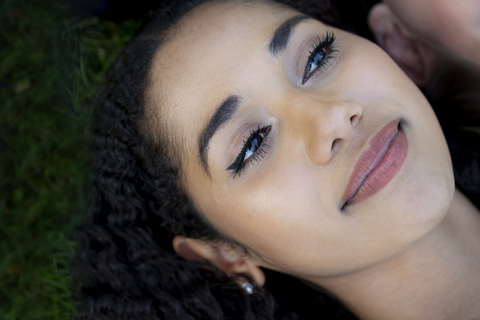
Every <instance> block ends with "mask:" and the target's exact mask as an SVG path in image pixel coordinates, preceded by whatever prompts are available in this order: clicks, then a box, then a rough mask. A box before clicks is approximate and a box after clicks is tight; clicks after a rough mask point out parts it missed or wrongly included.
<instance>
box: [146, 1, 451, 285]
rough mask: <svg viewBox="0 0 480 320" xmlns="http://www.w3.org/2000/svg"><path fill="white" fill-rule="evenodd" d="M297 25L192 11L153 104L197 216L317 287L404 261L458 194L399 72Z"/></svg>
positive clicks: (172, 46) (169, 47)
mask: <svg viewBox="0 0 480 320" xmlns="http://www.w3.org/2000/svg"><path fill="white" fill-rule="evenodd" d="M299 15H300V14H299V13H298V12H296V11H293V10H289V9H285V8H284V7H278V6H272V5H268V4H262V3H256V4H243V3H209V4H205V5H202V6H200V7H199V8H197V9H195V10H194V11H193V12H191V13H190V14H188V15H187V16H186V17H185V18H184V19H183V20H182V21H181V22H180V24H179V25H178V27H177V28H176V29H175V30H174V32H172V37H171V39H170V40H169V42H168V43H167V44H166V45H165V46H164V47H163V48H162V49H161V50H160V51H159V52H158V53H157V55H156V57H155V60H154V64H153V65H154V67H153V72H152V81H153V88H154V89H153V91H152V92H151V96H152V98H153V100H154V101H161V103H158V105H159V106H160V105H161V107H159V108H158V109H155V112H157V113H158V115H159V116H161V117H162V119H163V120H162V121H164V122H166V123H167V125H168V132H169V134H170V138H172V139H173V140H174V142H175V144H176V145H177V146H178V147H179V148H180V149H181V150H182V154H181V155H180V156H181V157H182V159H183V162H182V182H183V185H184V186H185V189H186V191H187V193H188V194H189V196H190V197H191V199H192V200H193V202H194V204H195V205H196V206H197V208H198V209H199V210H200V211H201V212H202V213H203V215H204V216H205V217H206V218H207V219H208V220H209V221H210V222H211V223H212V224H213V225H214V226H215V227H216V228H217V229H218V230H220V231H221V232H222V233H224V234H226V235H228V236H229V237H230V238H232V239H234V240H236V241H238V242H239V243H242V244H244V245H245V246H246V247H247V248H249V249H250V250H251V253H252V255H251V257H250V259H252V260H253V261H254V262H256V263H258V265H260V266H264V267H268V268H271V269H275V270H278V271H282V272H285V273H289V274H292V275H295V276H299V277H302V278H305V279H312V278H315V277H320V276H332V275H340V274H344V273H347V272H352V271H355V270H359V269H361V268H365V267H368V266H370V265H373V264H376V263H378V262H381V261H384V260H386V259H388V258H389V257H392V256H393V255H396V254H398V253H399V252H401V251H402V250H405V248H407V247H408V246H410V245H412V243H414V242H415V241H417V240H418V239H420V238H422V237H423V236H425V235H426V234H427V233H428V232H429V231H431V230H432V229H433V228H434V227H435V226H437V225H438V223H439V221H440V220H441V219H442V218H443V216H444V214H445V213H446V211H447V210H448V207H449V205H450V202H451V199H452V196H453V189H454V185H453V176H452V168H451V163H450V157H449V153H448V149H447V147H446V143H445V140H444V138H443V135H442V131H441V129H440V127H439V124H438V122H437V120H436V118H435V115H434V114H433V112H432V110H431V108H430V106H429V104H428V102H427V101H426V100H425V99H424V97H423V95H422V94H421V93H420V91H419V90H418V89H417V88H416V87H415V85H414V84H413V83H412V82H411V81H410V80H409V79H408V78H407V77H406V76H405V75H404V74H403V73H402V71H401V70H400V69H399V68H398V67H397V66H396V65H395V63H394V62H393V61H392V60H390V58H389V57H388V56H387V55H386V54H385V53H384V52H383V51H382V50H381V49H380V48H379V47H377V46H376V45H374V44H372V43H371V42H368V41H367V40H364V39H362V38H359V37H357V36H354V35H352V34H350V33H347V32H344V31H342V30H339V29H336V28H332V27H330V26H327V25H324V24H322V23H320V22H318V21H315V20H312V19H304V17H301V16H300V17H299ZM292 18H293V19H292ZM285 22H287V23H285ZM274 34H275V35H276V36H274ZM332 34H334V35H335V41H334V43H333V44H332V41H333V37H332ZM312 53H313V54H312ZM309 57H311V59H309ZM322 57H323V58H322ZM399 123H402V124H401V125H400V129H398V127H399V126H398V124H399ZM384 155H385V157H384V160H382V161H381V162H380V163H379V161H380V160H381V159H382V157H383V156H384ZM359 163H360V164H359ZM372 168H375V169H374V170H373V171H375V170H377V172H376V173H373V171H372V173H371V176H370V178H366V180H363V178H365V175H366V174H367V173H369V172H370V171H371V169H372ZM357 175H358V177H357ZM352 176H354V178H353V180H354V181H353V182H351V179H352V178H351V177H352ZM362 181H363V183H362ZM352 186H353V187H352ZM359 186H361V188H360V190H359V191H358V194H357V196H355V197H354V198H353V199H351V200H350V201H349V202H348V203H347V204H345V203H346V202H347V200H349V199H350V198H351V196H352V195H353V193H354V192H356V191H357V190H358V187H359ZM352 190H353V191H352Z"/></svg>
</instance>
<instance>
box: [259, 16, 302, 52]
mask: <svg viewBox="0 0 480 320" xmlns="http://www.w3.org/2000/svg"><path fill="white" fill-rule="evenodd" d="M307 19H311V18H310V17H309V16H306V15H297V16H293V17H291V18H290V19H288V20H286V21H285V22H284V23H282V24H281V25H280V26H279V27H278V28H277V30H275V33H274V34H273V37H272V39H271V40H270V44H269V45H268V49H269V51H270V53H271V54H272V55H273V56H278V55H280V54H281V53H282V52H283V51H284V50H285V48H286V47H287V44H288V40H290V35H291V34H292V31H293V30H294V29H295V27H296V26H297V25H299V24H300V23H301V22H303V21H305V20H307Z"/></svg>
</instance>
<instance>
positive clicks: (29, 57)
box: [0, 0, 139, 320]
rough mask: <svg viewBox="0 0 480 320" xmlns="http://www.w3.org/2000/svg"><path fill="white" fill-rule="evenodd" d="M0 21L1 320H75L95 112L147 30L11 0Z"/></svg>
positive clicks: (54, 5) (2, 6)
mask: <svg viewBox="0 0 480 320" xmlns="http://www.w3.org/2000/svg"><path fill="white" fill-rule="evenodd" d="M0 22H1V28H0V319H4V320H16V319H68V318H71V317H72V315H74V314H75V308H74V306H75V302H74V299H73V295H72V293H71V292H70V289H69V288H70V287H71V277H70V275H69V263H70V259H71V257H72V254H73V253H74V251H75V245H76V244H75V241H74V239H75V237H74V233H75V231H76V230H78V228H79V225H80V224H81V221H82V216H83V213H84V211H85V208H86V207H87V205H88V198H89V193H90V190H91V184H92V169H91V168H92V165H91V162H92V154H91V139H92V135H91V126H90V113H91V104H92V101H93V99H94V96H95V92H96V90H97V88H98V86H99V84H100V83H101V81H102V79H103V77H104V75H105V72H106V71H107V69H108V67H109V65H110V64H111V62H112V61H113V60H114V58H115V56H116V55H117V53H118V52H119V51H120V49H121V48H122V47H123V46H124V44H125V43H126V42H127V41H128V40H129V39H130V38H131V36H132V35H133V34H134V32H135V30H136V29H137V28H138V27H139V23H138V22H135V21H126V22H123V23H121V24H115V23H112V22H109V21H105V20H101V19H98V18H96V17H73V16H70V15H69V6H68V1H66V0H50V1H44V0H3V1H2V2H1V3H0Z"/></svg>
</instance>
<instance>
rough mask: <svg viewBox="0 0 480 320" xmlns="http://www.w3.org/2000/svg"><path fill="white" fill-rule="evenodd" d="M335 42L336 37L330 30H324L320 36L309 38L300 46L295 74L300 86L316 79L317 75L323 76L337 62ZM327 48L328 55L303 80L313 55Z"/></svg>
mask: <svg viewBox="0 0 480 320" xmlns="http://www.w3.org/2000/svg"><path fill="white" fill-rule="evenodd" d="M336 44H337V41H336V35H335V34H334V32H333V31H331V30H326V31H325V32H324V33H323V34H322V35H319V34H318V33H317V34H316V35H315V36H311V37H309V38H308V40H307V41H306V42H305V43H304V44H303V45H302V47H301V49H300V54H301V55H300V57H299V59H298V60H297V61H298V64H297V70H298V71H297V72H298V79H299V81H300V83H301V84H302V85H305V84H306V83H307V82H308V81H309V80H311V79H312V78H314V77H316V76H317V75H319V74H320V75H321V74H324V72H325V71H327V69H330V67H331V66H333V64H334V63H336V62H337V53H338V50H337V45H336ZM324 48H329V50H328V54H327V55H326V56H325V58H324V59H322V62H321V64H320V65H319V66H318V67H317V68H316V69H315V70H314V71H313V72H312V73H311V74H310V75H309V76H308V77H307V78H305V75H306V71H307V68H308V66H309V63H310V62H313V61H311V60H312V59H313V58H314V56H315V55H313V53H315V52H316V53H318V52H319V49H320V50H321V49H324Z"/></svg>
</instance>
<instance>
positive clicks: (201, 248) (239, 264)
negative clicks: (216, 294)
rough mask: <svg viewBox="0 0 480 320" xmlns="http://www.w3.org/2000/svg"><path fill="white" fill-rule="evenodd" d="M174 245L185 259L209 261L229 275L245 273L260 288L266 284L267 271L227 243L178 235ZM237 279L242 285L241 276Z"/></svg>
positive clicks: (174, 239) (173, 242)
mask: <svg viewBox="0 0 480 320" xmlns="http://www.w3.org/2000/svg"><path fill="white" fill-rule="evenodd" d="M172 245H173V249H174V250H175V252H176V253H178V254H179V255H180V256H181V257H182V258H184V259H185V260H189V261H206V262H209V263H210V264H213V265H214V266H216V267H217V268H218V269H220V270H222V271H223V272H225V274H226V275H227V276H229V277H232V276H234V275H237V274H245V275H247V276H248V277H249V278H250V279H252V280H253V281H254V282H255V284H256V285H257V287H259V288H260V287H263V285H264V284H265V273H264V272H263V271H262V269H260V267H259V266H258V265H257V264H256V263H255V262H253V261H252V259H250V258H249V257H247V256H245V254H242V253H240V252H238V251H239V250H234V249H232V248H230V247H228V246H227V245H226V244H221V243H217V242H213V243H212V242H206V241H203V240H200V239H191V238H185V237H183V236H179V235H177V236H175V237H174V238H173V241H172ZM237 279H238V284H239V285H241V284H242V282H241V278H240V277H239V278H237Z"/></svg>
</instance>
